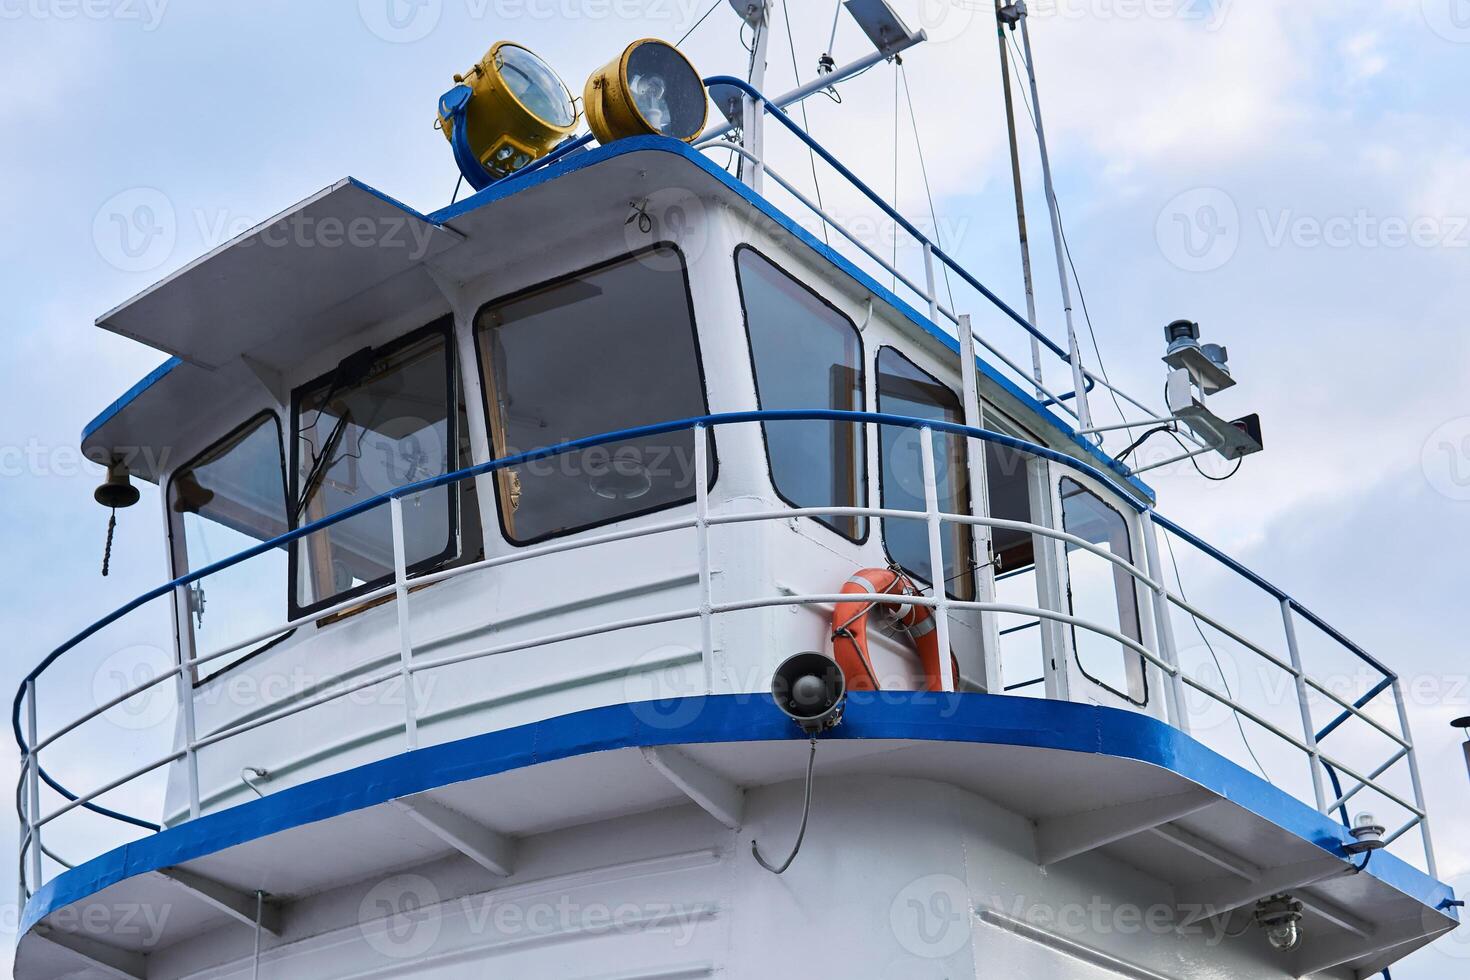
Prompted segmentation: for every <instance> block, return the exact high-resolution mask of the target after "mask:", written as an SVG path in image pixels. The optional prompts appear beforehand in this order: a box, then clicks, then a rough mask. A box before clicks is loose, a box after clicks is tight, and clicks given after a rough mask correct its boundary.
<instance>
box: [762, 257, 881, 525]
mask: <svg viewBox="0 0 1470 980" xmlns="http://www.w3.org/2000/svg"><path fill="white" fill-rule="evenodd" d="M742 252H750V253H751V254H752V255H755V256H757V257H758V258H760V259H761V260H763V261H764V262H765V263H766V264H767V265H769V266H770V267H771V268H772V269H775V270H776V271H777V272H778V273H780V274H781V275H783V276H785V277H786V278H787V279H789V280H791V281H792V282H793V283H795V284H796V285H797V286H798V287H799V288H800V289H802V290H803V291H805V292H807V293H809V294H810V295H811V296H812V297H814V298H815V299H816V300H817V302H819V303H821V304H822V305H823V306H825V307H827V308H828V309H829V310H831V311H832V312H833V313H835V314H837V316H839V317H841V318H842V321H843V322H844V323H846V324H847V326H848V328H849V329H850V330H851V331H852V335H853V337H854V338H855V339H856V340H857V385H856V388H857V390H858V392H859V393H860V394H861V399H862V400H861V402H860V403H859V405H858V406H857V408H856V411H858V412H865V411H867V407H868V351H867V347H866V345H865V344H864V343H863V332H862V331H861V330H859V329H858V326H857V324H856V323H855V322H853V319H852V317H850V316H848V315H847V314H846V313H844V312H842V310H840V309H838V308H837V306H836V304H834V303H832V302H831V301H830V300H828V299H827V298H826V297H825V296H823V295H822V294H821V293H819V292H817V291H816V290H815V289H813V288H812V287H811V286H808V285H807V284H806V283H804V282H802V281H801V279H799V278H797V276H796V275H794V274H793V273H791V272H790V271H788V270H787V269H786V268H785V267H784V266H782V265H781V264H780V263H779V262H777V261H775V260H774V259H772V258H771V257H770V256H769V255H767V254H765V253H764V252H762V251H761V250H760V249H758V248H756V247H755V246H754V245H752V244H750V243H749V242H741V243H740V244H739V245H737V246H735V252H734V255H733V259H734V265H735V286H736V292H737V293H738V294H739V296H740V320H741V324H742V325H743V326H744V328H745V350H746V353H747V354H749V356H750V375H751V380H752V382H753V383H754V387H755V407H756V409H757V410H758V411H763V410H764V409H763V406H762V405H761V385H760V373H759V370H758V369H757V367H756V362H755V343H754V341H753V340H752V339H751V336H750V310H749V309H748V308H747V307H746V304H745V283H744V281H743V280H742V278H741V276H740V255H741V253H742ZM767 424H768V423H766V422H762V423H761V426H760V431H761V447H762V448H763V449H764V450H765V463H766V478H767V479H768V480H769V481H770V484H771V489H772V490H774V491H775V493H776V496H777V497H778V498H779V499H780V500H781V502H782V503H784V504H785V505H786V506H788V507H791V508H792V509H794V510H801V509H803V507H804V505H802V504H798V503H797V502H796V501H794V500H792V499H791V498H790V497H788V496H786V494H785V493H783V492H782V491H781V486H780V484H779V483H778V482H777V481H776V471H775V466H774V465H773V463H772V460H771V443H770V439H769V438H767V435H766V425H767ZM851 424H852V425H855V426H857V427H858V434H859V443H858V453H857V458H858V459H860V460H862V464H863V471H862V473H861V475H860V476H861V478H860V479H859V480H857V481H856V485H857V486H858V487H860V488H861V489H862V495H861V499H860V500H857V501H854V503H853V506H854V507H863V508H866V507H868V506H869V504H870V501H871V499H872V489H871V486H870V484H871V482H872V474H871V473H869V472H868V470H869V469H870V467H869V466H868V426H867V424H866V423H863V422H853V423H851ZM811 520H813V521H815V522H816V523H817V524H820V525H821V526H822V527H824V528H826V529H827V530H829V531H831V532H832V533H833V534H835V535H837V536H838V537H840V538H841V539H842V540H844V541H850V542H852V543H853V544H857V545H863V544H867V543H868V539H869V538H871V537H872V534H873V524H874V520H873V518H871V517H867V516H864V517H860V518H857V520H860V521H861V522H862V527H863V533H862V535H861V536H860V537H853V536H852V535H850V534H846V533H844V532H843V531H842V530H841V529H840V528H838V527H836V526H834V525H833V524H832V523H830V521H831V518H826V517H813V518H811Z"/></svg>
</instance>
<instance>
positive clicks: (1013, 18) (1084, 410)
mask: <svg viewBox="0 0 1470 980" xmlns="http://www.w3.org/2000/svg"><path fill="white" fill-rule="evenodd" d="M1001 17H1002V19H1003V20H1005V21H1007V22H1008V23H1009V24H1010V25H1011V26H1012V28H1013V29H1014V26H1015V25H1016V24H1017V23H1019V24H1020V25H1021V43H1022V45H1023V46H1024V48H1025V55H1026V76H1027V78H1029V79H1030V82H1031V107H1032V109H1033V110H1034V111H1035V113H1036V141H1037V144H1038V145H1039V146H1040V148H1041V176H1042V180H1043V182H1044V183H1045V185H1046V203H1047V207H1048V210H1049V211H1050V212H1051V237H1052V244H1053V246H1054V247H1055V250H1056V253H1057V277H1058V279H1059V280H1060V282H1061V287H1062V305H1063V307H1064V308H1065V309H1066V314H1067V356H1068V358H1069V359H1070V360H1071V362H1072V384H1073V386H1074V388H1075V390H1076V393H1077V421H1078V428H1081V429H1091V428H1092V410H1091V408H1090V407H1089V406H1088V404H1087V372H1086V371H1084V370H1083V367H1082V352H1081V350H1080V349H1079V347H1078V344H1077V326H1076V323H1075V317H1074V316H1073V312H1072V282H1071V280H1070V279H1069V278H1068V276H1067V257H1066V251H1065V248H1064V246H1063V244H1062V215H1061V211H1060V210H1059V209H1058V207H1057V193H1056V185H1055V184H1054V183H1053V182H1052V175H1051V156H1050V155H1049V154H1048V153H1047V149H1046V125H1045V124H1044V123H1043V122H1042V117H1041V92H1040V90H1039V89H1038V88H1037V85H1036V63H1035V60H1034V59H1033V58H1032V56H1031V32H1030V30H1029V29H1028V28H1027V26H1026V22H1027V20H1028V18H1027V12H1026V4H1025V0H1018V2H1017V3H1014V4H1011V5H1010V6H1008V7H1006V8H1004V9H1003V10H1002V13H1001Z"/></svg>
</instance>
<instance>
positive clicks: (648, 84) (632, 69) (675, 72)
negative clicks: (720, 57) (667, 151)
mask: <svg viewBox="0 0 1470 980" xmlns="http://www.w3.org/2000/svg"><path fill="white" fill-rule="evenodd" d="M582 104H583V105H584V106H585V107H586V110H587V125H588V126H589V127H591V129H592V135H593V136H596V137H597V141H598V142H599V143H611V142H613V141H614V140H620V139H625V138H626V137H629V136H672V137H673V138H674V139H677V140H683V141H684V142H686V143H692V142H694V140H695V139H697V138H698V136H699V134H700V133H702V132H703V131H704V123H705V119H706V118H707V117H708V115H709V99H708V96H707V95H706V94H705V90H704V82H703V81H702V80H701V79H700V77H699V72H697V71H695V70H694V66H693V65H692V64H690V63H689V59H688V58H686V57H684V54H683V52H681V51H680V50H679V49H678V48H676V47H674V46H673V45H672V44H669V43H668V42H667V41H660V40H658V39H657V38H644V39H643V40H641V41H634V42H633V43H632V44H630V45H628V47H627V48H626V49H624V51H623V53H622V54H620V55H618V56H617V57H616V58H614V59H613V60H612V61H610V62H608V63H607V64H606V65H603V66H602V67H601V68H599V69H598V70H597V71H595V72H593V73H592V77H591V78H589V79H587V86H586V88H584V89H583V90H582Z"/></svg>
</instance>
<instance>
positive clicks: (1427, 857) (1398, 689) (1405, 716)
mask: <svg viewBox="0 0 1470 980" xmlns="http://www.w3.org/2000/svg"><path fill="white" fill-rule="evenodd" d="M1393 703H1394V706H1395V707H1397V708H1398V712H1399V727H1400V730H1402V731H1403V733H1404V741H1406V742H1408V743H1409V746H1408V748H1409V780H1410V782H1411V783H1412V784H1413V787H1414V805H1415V806H1417V807H1418V808H1419V809H1420V810H1422V811H1424V816H1423V817H1421V818H1420V820H1419V834H1420V836H1421V837H1423V838H1424V866H1425V869H1426V870H1427V871H1428V872H1429V877H1431V878H1434V879H1436V880H1438V878H1439V865H1438V863H1437V862H1436V861H1435V860H1434V840H1433V838H1431V837H1430V835H1429V807H1427V806H1425V804H1424V781H1423V779H1422V778H1421V777H1420V775H1419V750H1418V749H1417V748H1415V746H1414V733H1413V731H1412V730H1410V728H1409V709H1408V706H1407V705H1406V704H1404V690H1403V685H1402V684H1400V683H1399V679H1398V678H1397V677H1394V679H1393Z"/></svg>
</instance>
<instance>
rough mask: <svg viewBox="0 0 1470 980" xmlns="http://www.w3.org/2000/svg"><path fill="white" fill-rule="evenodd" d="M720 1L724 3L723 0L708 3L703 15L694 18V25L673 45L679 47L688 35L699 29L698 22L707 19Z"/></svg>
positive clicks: (700, 22)
mask: <svg viewBox="0 0 1470 980" xmlns="http://www.w3.org/2000/svg"><path fill="white" fill-rule="evenodd" d="M722 3H724V0H715V2H714V3H712V4H710V8H709V9H708V10H706V11H705V12H704V15H703V16H701V17H700V18H699V20H696V21H695V22H694V26H693V27H691V28H689V30H687V31H685V32H684V36H683V37H681V38H679V40H678V41H676V42H674V47H676V48H677V47H679V45H681V44H683V43H684V42H685V41H687V40H689V35H691V34H693V33H694V32H695V31H697V30H699V25H700V24H703V23H704V22H705V21H706V20H708V19H709V15H710V14H712V13H714V12H715V8H716V7H718V6H720V5H721V4H722Z"/></svg>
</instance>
